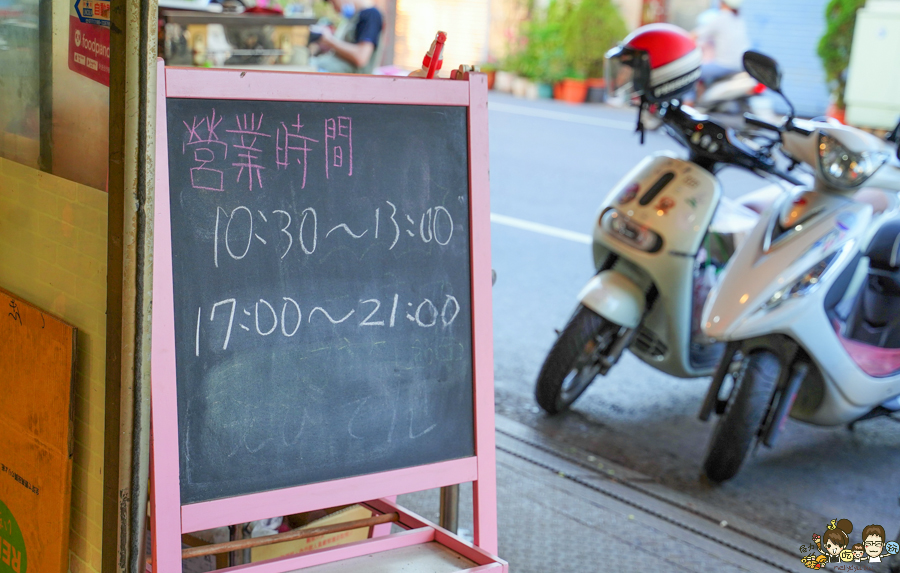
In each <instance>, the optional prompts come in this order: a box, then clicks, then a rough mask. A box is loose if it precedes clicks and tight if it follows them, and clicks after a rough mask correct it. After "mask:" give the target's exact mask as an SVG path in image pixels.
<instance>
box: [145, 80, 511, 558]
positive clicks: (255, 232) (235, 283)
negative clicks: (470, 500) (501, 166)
mask: <svg viewBox="0 0 900 573" xmlns="http://www.w3.org/2000/svg"><path fill="white" fill-rule="evenodd" d="M158 85H159V88H158V100H157V118H158V119H157V163H156V204H155V232H154V237H155V239H154V250H155V255H154V279H153V280H154V284H153V299H154V301H153V326H152V336H153V341H152V344H153V346H152V348H153V350H152V373H153V379H152V393H153V396H152V424H153V446H152V456H153V464H152V531H153V538H154V542H153V565H154V570H155V571H162V572H166V573H168V572H169V571H181V569H180V567H181V535H182V534H183V533H191V532H195V531H200V530H204V529H209V528H213V527H218V526H223V525H232V524H238V523H245V522H249V521H253V520H257V519H263V518H268V517H274V516H280V515H287V514H292V513H299V512H304V511H310V510H315V509H322V508H327V507H334V506H338V505H344V504H350V503H360V502H364V503H367V504H368V506H369V507H370V508H372V509H374V510H376V511H378V512H382V513H383V512H394V511H397V512H398V513H399V514H400V521H399V523H400V524H401V525H402V526H404V527H407V528H408V530H407V531H405V532H404V533H402V534H395V535H386V536H382V537H378V538H373V539H369V540H367V541H366V542H362V543H361V544H352V545H348V546H345V547H342V548H336V549H331V550H327V551H322V552H314V553H313V554H308V555H305V556H300V557H298V556H294V557H289V558H284V559H281V560H276V561H273V562H267V563H266V564H264V565H261V566H259V567H258V569H259V570H260V571H271V572H273V573H274V572H276V571H293V570H296V569H300V568H303V567H307V566H311V565H313V564H319V563H325V562H329V561H333V560H337V559H344V558H347V557H351V556H354V555H365V554H369V553H374V552H379V551H384V550H387V549H395V548H398V547H405V546H409V545H413V544H416V543H424V542H427V541H435V540H438V541H441V543H443V544H444V545H446V546H448V547H453V548H455V549H456V550H458V551H461V552H464V553H465V554H466V556H467V557H469V558H470V559H472V560H473V561H474V562H475V563H477V564H479V566H484V565H489V564H499V563H502V562H501V561H499V560H497V559H496V558H494V557H492V556H491V555H490V553H495V552H496V549H497V532H496V529H497V523H496V483H495V456H494V420H493V415H494V414H493V411H494V405H493V359H492V352H493V346H492V323H491V298H490V297H491V266H490V212H489V198H488V143H487V142H488V134H487V86H486V80H485V77H484V76H483V75H481V74H471V75H469V76H467V77H466V79H465V80H443V81H436V80H432V81H426V80H421V79H412V78H394V77H375V76H341V75H324V74H297V73H279V72H261V71H242V70H203V69H181V68H166V67H164V66H163V65H162V63H160V66H159V76H158ZM469 481H471V482H474V488H475V496H474V497H475V508H474V510H475V545H476V546H477V547H474V548H473V547H471V546H467V545H466V544H465V543H463V542H459V541H458V540H455V538H453V537H452V536H448V535H447V534H446V532H443V531H442V530H440V529H439V528H437V527H436V526H433V527H432V526H425V525H423V523H422V522H420V521H419V520H418V518H416V517H415V516H412V515H411V514H408V513H405V512H404V511H403V510H402V508H398V507H397V506H395V505H394V504H392V503H391V502H390V501H388V500H387V499H381V498H390V497H392V496H396V495H399V494H403V493H408V492H412V491H420V490H424V489H431V488H437V487H444V486H448V485H453V484H459V483H463V482H469ZM502 567H503V568H505V564H504V565H503V566H502ZM504 570H505V569H504Z"/></svg>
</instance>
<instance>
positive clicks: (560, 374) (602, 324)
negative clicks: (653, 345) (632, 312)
mask: <svg viewBox="0 0 900 573" xmlns="http://www.w3.org/2000/svg"><path fill="white" fill-rule="evenodd" d="M620 329H621V327H620V326H619V325H618V324H615V323H613V322H610V321H608V320H606V319H605V318H603V317H601V316H599V315H598V314H597V313H595V312H594V311H592V310H590V309H587V308H585V307H584V306H580V305H579V307H578V309H577V310H576V311H575V314H574V315H573V316H572V318H571V320H569V323H568V324H567V325H566V327H565V328H564V329H563V331H562V332H561V333H560V335H559V338H557V339H556V342H555V343H554V344H553V348H551V349H550V353H549V354H548V355H547V358H546V359H545V360H544V365H543V366H542V367H541V373H540V374H539V375H538V380H537V386H536V387H535V390H534V394H535V397H536V398H537V402H538V404H539V405H540V407H541V408H543V409H544V410H545V411H546V412H547V413H548V414H559V413H561V412H564V411H566V410H568V409H569V406H571V405H572V403H573V402H575V400H577V399H578V397H579V396H581V394H582V393H583V392H584V391H585V390H586V389H587V387H588V386H590V385H591V382H593V381H594V379H595V378H596V377H597V375H598V374H600V370H601V365H600V358H601V357H602V356H603V354H604V352H605V351H606V350H607V349H609V347H610V346H611V345H612V343H613V342H614V341H615V339H616V335H617V334H618V332H619V330H620Z"/></svg>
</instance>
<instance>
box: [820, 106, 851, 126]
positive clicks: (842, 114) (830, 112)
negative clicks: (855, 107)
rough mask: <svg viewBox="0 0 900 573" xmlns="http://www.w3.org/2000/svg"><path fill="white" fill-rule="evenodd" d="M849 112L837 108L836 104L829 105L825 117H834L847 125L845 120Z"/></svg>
mask: <svg viewBox="0 0 900 573" xmlns="http://www.w3.org/2000/svg"><path fill="white" fill-rule="evenodd" d="M846 114H847V110H845V109H841V108H839V107H838V106H836V105H835V104H834V103H830V104H828V109H827V110H826V111H825V115H827V116H828V117H833V118H834V119H836V120H838V121H839V122H841V123H846V122H845V121H844V119H845V118H846Z"/></svg>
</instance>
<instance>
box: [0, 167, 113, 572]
mask: <svg viewBox="0 0 900 573" xmlns="http://www.w3.org/2000/svg"><path fill="white" fill-rule="evenodd" d="M106 201H107V196H106V193H103V192H102V191H98V190H96V189H93V188H91V187H87V186H84V185H79V184H77V183H73V182H71V181H68V180H66V179H62V178H59V177H55V176H53V175H50V174H47V173H43V172H40V171H37V170H35V169H31V168H29V167H26V166H24V165H20V164H18V163H15V162H13V161H9V160H6V159H0V286H2V287H3V288H5V289H7V290H9V291H11V292H13V293H15V294H17V295H18V296H20V297H22V298H24V299H26V300H28V301H29V302H31V303H32V304H35V305H37V306H39V307H42V308H45V309H47V310H48V311H49V312H52V313H53V314H56V315H58V316H60V317H61V318H63V319H64V320H66V321H67V322H69V323H71V324H72V325H74V326H75V327H77V328H78V354H77V356H78V367H77V369H76V382H75V396H74V397H73V399H74V400H75V429H74V431H75V440H76V449H75V459H74V470H73V476H72V481H73V490H72V517H71V527H70V536H69V540H70V547H69V569H70V571H72V572H73V573H76V572H78V573H99V571H100V547H101V523H100V521H101V512H102V507H103V506H102V496H103V482H102V475H101V469H102V466H103V398H104V377H105V375H106V370H105V355H106V313H105V310H106V216H107V210H106V205H107V203H106Z"/></svg>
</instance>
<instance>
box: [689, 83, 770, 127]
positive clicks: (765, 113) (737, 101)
mask: <svg viewBox="0 0 900 573" xmlns="http://www.w3.org/2000/svg"><path fill="white" fill-rule="evenodd" d="M765 89H766V87H765V86H764V85H763V84H761V83H760V82H758V81H756V79H754V78H753V77H752V76H751V75H750V74H748V73H747V72H735V73H733V74H730V75H728V76H725V77H722V78H719V79H718V80H716V81H715V82H713V83H712V84H711V85H710V86H709V87H708V88H706V89H705V90H704V91H703V93H702V95H700V96H699V97H698V98H697V101H696V102H695V104H694V108H695V109H696V110H697V111H699V112H701V113H705V114H707V115H711V116H713V117H715V118H716V119H717V120H719V121H720V122H721V123H724V124H726V125H729V126H730V127H736V128H741V127H743V125H742V124H743V122H744V114H746V113H750V114H753V115H755V116H756V117H760V118H763V119H765V120H766V121H770V122H774V121H777V120H778V118H777V116H776V115H775V112H774V110H773V108H772V103H771V102H770V101H769V100H768V99H766V97H765V96H763V93H764V92H765ZM732 118H733V119H732Z"/></svg>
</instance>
